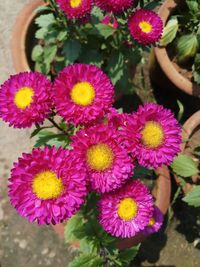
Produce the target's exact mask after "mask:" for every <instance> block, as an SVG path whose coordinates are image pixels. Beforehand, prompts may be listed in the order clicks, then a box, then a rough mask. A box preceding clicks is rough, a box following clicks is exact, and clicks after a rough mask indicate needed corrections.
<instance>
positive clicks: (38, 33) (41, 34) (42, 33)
mask: <svg viewBox="0 0 200 267" xmlns="http://www.w3.org/2000/svg"><path fill="white" fill-rule="evenodd" d="M47 32H48V29H47V28H41V29H39V30H37V31H36V33H35V38H37V39H45V36H46V34H47Z"/></svg>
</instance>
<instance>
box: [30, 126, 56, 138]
mask: <svg viewBox="0 0 200 267" xmlns="http://www.w3.org/2000/svg"><path fill="white" fill-rule="evenodd" d="M49 128H53V126H45V127H38V128H36V129H35V130H34V131H33V132H32V133H31V138H33V137H34V136H36V135H37V134H38V133H39V132H40V131H42V130H44V129H49Z"/></svg>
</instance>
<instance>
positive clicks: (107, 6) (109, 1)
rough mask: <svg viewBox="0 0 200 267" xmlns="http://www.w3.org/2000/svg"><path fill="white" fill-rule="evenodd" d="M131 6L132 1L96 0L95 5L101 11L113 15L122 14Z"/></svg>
mask: <svg viewBox="0 0 200 267" xmlns="http://www.w3.org/2000/svg"><path fill="white" fill-rule="evenodd" d="M133 4H134V0H96V5H97V6H99V7H100V8H101V9H102V10H105V11H108V12H114V13H119V12H122V11H124V10H126V9H128V8H130V7H131V6H133Z"/></svg>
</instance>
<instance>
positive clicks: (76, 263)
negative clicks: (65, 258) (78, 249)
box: [68, 254, 103, 267]
mask: <svg viewBox="0 0 200 267" xmlns="http://www.w3.org/2000/svg"><path fill="white" fill-rule="evenodd" d="M102 264H103V259H102V258H101V257H100V256H99V255H96V254H81V255H80V256H77V257H75V259H74V260H73V261H72V262H70V263H69V265H68V267H102V266H103V265H102Z"/></svg>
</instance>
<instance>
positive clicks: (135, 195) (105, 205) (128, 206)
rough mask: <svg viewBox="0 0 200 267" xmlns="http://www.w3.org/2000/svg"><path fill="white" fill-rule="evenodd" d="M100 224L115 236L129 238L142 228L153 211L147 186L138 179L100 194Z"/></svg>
mask: <svg viewBox="0 0 200 267" xmlns="http://www.w3.org/2000/svg"><path fill="white" fill-rule="evenodd" d="M98 206H99V211H100V215H99V219H100V224H101V225H102V227H103V228H104V230H105V231H106V232H108V233H109V234H111V235H113V236H116V237H123V238H126V237H128V238H130V237H133V236H135V235H136V234H137V233H138V232H140V231H141V230H144V228H145V227H146V225H147V224H148V222H149V220H150V218H151V216H152V213H153V200H152V196H151V194H150V192H149V190H148V188H147V187H146V186H145V185H144V184H143V183H141V182H140V181H139V180H137V181H130V182H128V183H127V184H125V185H124V186H123V187H122V188H120V189H119V190H117V191H115V192H111V193H109V194H104V195H102V196H101V199H100V201H99V205H98Z"/></svg>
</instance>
